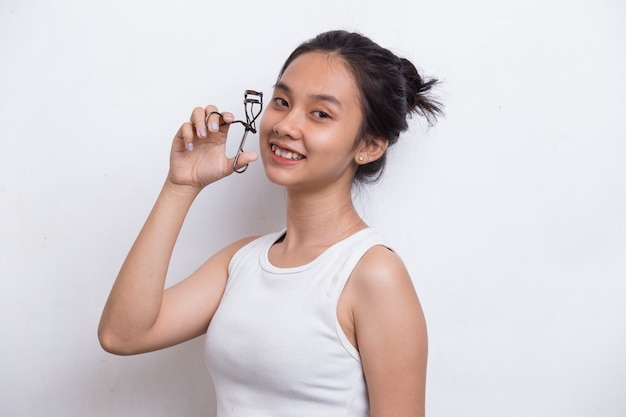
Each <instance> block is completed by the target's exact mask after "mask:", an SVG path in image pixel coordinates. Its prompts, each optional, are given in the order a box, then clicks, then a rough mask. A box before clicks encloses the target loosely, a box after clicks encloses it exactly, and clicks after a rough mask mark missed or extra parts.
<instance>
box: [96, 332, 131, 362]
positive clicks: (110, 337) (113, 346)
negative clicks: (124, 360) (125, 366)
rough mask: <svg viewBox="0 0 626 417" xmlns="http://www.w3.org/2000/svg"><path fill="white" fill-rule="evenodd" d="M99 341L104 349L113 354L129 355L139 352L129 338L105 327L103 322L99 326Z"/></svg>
mask: <svg viewBox="0 0 626 417" xmlns="http://www.w3.org/2000/svg"><path fill="white" fill-rule="evenodd" d="M98 341H99V342H100V346H101V347H102V349H104V350H105V351H106V352H108V353H111V354H113V355H120V356H128V355H134V354H136V353H138V352H135V351H134V350H133V349H132V348H131V346H130V344H129V343H128V341H127V340H125V339H124V338H122V337H120V336H118V335H116V334H115V332H113V331H111V330H110V329H107V328H105V327H104V326H103V325H102V324H101V325H100V327H98Z"/></svg>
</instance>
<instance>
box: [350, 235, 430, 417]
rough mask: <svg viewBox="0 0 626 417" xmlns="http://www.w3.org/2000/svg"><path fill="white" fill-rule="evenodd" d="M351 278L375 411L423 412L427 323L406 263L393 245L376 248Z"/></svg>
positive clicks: (356, 325) (356, 324)
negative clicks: (393, 249)
mask: <svg viewBox="0 0 626 417" xmlns="http://www.w3.org/2000/svg"><path fill="white" fill-rule="evenodd" d="M350 281H352V283H351V286H352V291H353V292H352V297H351V307H352V314H353V318H354V330H355V336H356V341H357V345H358V349H359V353H360V355H361V361H362V364H363V371H364V374H365V379H366V380H367V385H368V393H369V397H370V406H371V410H372V415H389V416H423V415H424V392H425V378H426V357H427V351H428V346H427V335H426V322H425V320H424V315H423V312H422V308H421V305H420V302H419V299H418V297H417V294H416V292H415V288H414V286H413V281H412V279H411V277H410V276H409V273H408V271H407V269H406V267H405V265H404V263H403V262H402V260H401V259H400V257H399V256H398V255H397V254H396V253H394V252H392V251H391V250H389V249H387V248H385V247H383V246H376V247H372V248H371V249H370V250H369V251H368V252H367V253H366V254H365V255H364V256H363V258H362V259H361V261H360V262H359V263H358V264H357V266H356V267H355V269H354V271H353V273H352V276H351V277H350V280H349V283H350Z"/></svg>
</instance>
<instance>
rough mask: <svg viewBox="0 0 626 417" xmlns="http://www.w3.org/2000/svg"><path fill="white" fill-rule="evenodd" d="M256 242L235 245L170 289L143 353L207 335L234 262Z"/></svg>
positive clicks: (164, 298)
mask: <svg viewBox="0 0 626 417" xmlns="http://www.w3.org/2000/svg"><path fill="white" fill-rule="evenodd" d="M253 239H254V237H249V238H246V239H242V240H239V241H237V242H235V243H232V244H231V245H229V246H227V247H225V248H224V249H222V250H221V251H219V252H217V253H216V254H215V255H213V256H212V257H211V258H209V259H208V260H207V261H206V262H205V263H204V264H203V265H202V266H200V268H198V269H197V270H196V271H195V272H193V273H192V274H191V275H190V276H189V277H187V278H186V279H184V280H183V281H181V282H179V283H177V284H176V285H173V286H172V287H169V288H167V289H166V290H165V291H164V293H163V299H162V303H161V309H160V312H159V316H158V317H157V320H156V321H155V323H154V325H153V326H152V328H151V329H150V331H149V332H148V334H147V335H146V340H145V341H144V343H145V346H146V349H142V350H145V351H150V350H156V349H161V348H164V347H168V346H173V345H176V344H178V343H181V342H184V341H187V340H190V339H192V338H194V337H197V336H200V335H202V334H204V333H205V332H206V329H207V327H208V326H209V322H210V321H211V318H212V317H213V315H214V314H215V311H216V310H217V307H218V305H219V303H220V300H221V299H222V294H223V293H224V289H225V287H226V281H227V279H228V264H229V263H230V260H231V258H232V257H233V255H234V254H235V252H237V251H238V250H239V249H240V248H241V247H243V246H244V245H245V244H246V243H248V242H250V241H251V240H253Z"/></svg>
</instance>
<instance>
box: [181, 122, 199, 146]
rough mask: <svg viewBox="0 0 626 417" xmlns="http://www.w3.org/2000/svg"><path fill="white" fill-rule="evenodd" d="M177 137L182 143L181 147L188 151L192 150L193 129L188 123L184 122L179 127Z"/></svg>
mask: <svg viewBox="0 0 626 417" xmlns="http://www.w3.org/2000/svg"><path fill="white" fill-rule="evenodd" d="M177 137H178V138H179V139H181V140H182V141H183V147H184V148H186V149H187V150H188V151H192V150H193V139H194V137H195V131H194V127H193V125H192V124H191V123H190V122H185V123H183V125H182V126H181V127H180V130H179V131H178V135H177Z"/></svg>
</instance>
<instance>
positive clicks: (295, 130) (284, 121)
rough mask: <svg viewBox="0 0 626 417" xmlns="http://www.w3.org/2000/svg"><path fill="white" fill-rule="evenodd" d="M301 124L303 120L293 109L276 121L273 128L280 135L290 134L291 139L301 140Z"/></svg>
mask: <svg viewBox="0 0 626 417" xmlns="http://www.w3.org/2000/svg"><path fill="white" fill-rule="evenodd" d="M301 124H302V120H301V118H300V116H299V115H298V113H297V112H296V111H294V110H291V111H288V112H287V113H285V114H284V115H283V117H281V118H280V119H278V120H277V121H276V123H275V124H274V127H273V128H272V130H273V131H274V133H276V134H277V135H279V136H288V137H290V138H291V139H295V140H299V139H301V138H302V131H301V130H300V126H301Z"/></svg>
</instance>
